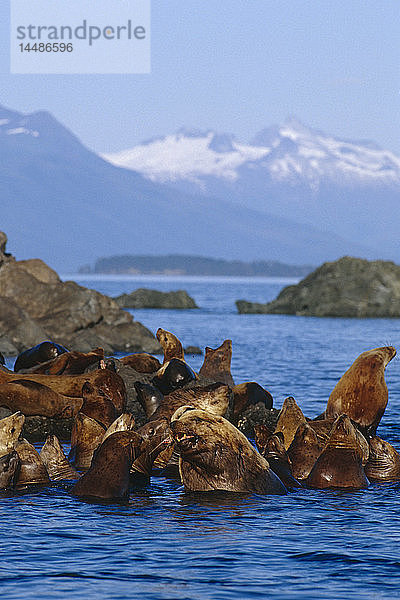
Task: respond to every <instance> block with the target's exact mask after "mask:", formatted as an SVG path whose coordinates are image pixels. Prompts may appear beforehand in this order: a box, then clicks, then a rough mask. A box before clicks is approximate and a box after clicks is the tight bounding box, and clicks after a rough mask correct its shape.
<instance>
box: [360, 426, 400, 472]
mask: <svg viewBox="0 0 400 600" xmlns="http://www.w3.org/2000/svg"><path fill="white" fill-rule="evenodd" d="M365 474H366V476H367V477H368V479H373V480H378V481H379V480H380V481H397V480H399V479H400V456H399V453H398V452H397V450H395V448H393V446H392V445H391V444H389V442H386V441H385V440H382V439H381V438H380V437H378V436H374V437H372V438H371V439H370V440H369V459H368V462H367V464H366V465H365Z"/></svg>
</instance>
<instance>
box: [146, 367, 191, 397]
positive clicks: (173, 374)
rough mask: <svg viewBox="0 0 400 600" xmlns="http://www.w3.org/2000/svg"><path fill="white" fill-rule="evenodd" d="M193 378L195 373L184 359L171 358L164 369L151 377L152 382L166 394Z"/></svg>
mask: <svg viewBox="0 0 400 600" xmlns="http://www.w3.org/2000/svg"><path fill="white" fill-rule="evenodd" d="M195 379H197V378H196V374H195V373H194V371H193V370H192V369H191V368H190V367H189V365H188V364H187V363H186V362H185V361H184V360H180V359H178V358H172V359H171V360H170V361H169V363H168V365H167V367H166V369H165V371H164V372H163V373H162V374H161V375H156V376H155V377H153V379H152V383H153V384H154V385H155V386H156V387H157V388H158V389H159V390H160V392H161V393H162V394H164V395H167V394H170V393H171V392H173V391H174V390H177V389H179V388H181V387H183V386H184V385H186V384H187V383H190V382H191V381H194V380H195Z"/></svg>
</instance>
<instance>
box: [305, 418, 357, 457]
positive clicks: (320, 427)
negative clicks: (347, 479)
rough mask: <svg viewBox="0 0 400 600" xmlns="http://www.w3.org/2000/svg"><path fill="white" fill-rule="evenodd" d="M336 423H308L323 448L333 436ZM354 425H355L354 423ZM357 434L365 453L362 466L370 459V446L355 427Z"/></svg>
mask: <svg viewBox="0 0 400 600" xmlns="http://www.w3.org/2000/svg"><path fill="white" fill-rule="evenodd" d="M334 422H335V419H333V418H332V419H322V420H320V421H308V424H309V425H310V427H312V428H313V429H314V431H315V433H316V434H317V438H318V440H319V442H320V444H321V445H322V446H324V445H325V444H326V442H327V441H328V440H329V437H330V435H331V431H332V427H333V424H334ZM353 425H354V423H353ZM355 432H356V436H357V440H358V443H359V444H360V448H361V450H362V453H363V458H362V464H363V466H364V465H366V463H367V460H368V457H369V445H368V442H367V440H366V438H365V437H364V435H363V434H362V433H361V431H359V429H358V428H357V427H356V426H355Z"/></svg>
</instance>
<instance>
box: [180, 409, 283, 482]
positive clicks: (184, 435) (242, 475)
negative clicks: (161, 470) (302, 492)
mask: <svg viewBox="0 0 400 600" xmlns="http://www.w3.org/2000/svg"><path fill="white" fill-rule="evenodd" d="M171 429H172V435H173V438H174V440H175V443H176V446H177V448H178V451H179V453H180V459H179V471H180V475H181V479H182V483H183V485H184V486H185V489H186V490H188V491H193V492H199V491H202V492H206V491H212V490H224V491H229V492H254V493H257V494H285V493H286V488H285V486H284V485H283V483H282V482H281V481H280V479H279V478H278V477H277V476H276V475H275V473H274V472H273V471H272V470H271V469H270V466H269V464H268V462H267V461H266V460H265V458H263V457H262V456H261V454H260V453H259V452H257V450H256V449H255V448H254V447H253V446H252V445H251V443H250V442H249V440H248V439H247V438H246V437H245V436H244V435H243V433H241V432H240V431H239V430H238V429H237V428H236V427H235V426H234V425H232V423H230V422H229V421H227V420H226V419H224V418H223V417H221V416H217V415H213V414H211V413H208V412H206V411H204V410H196V409H193V408H192V407H181V408H179V409H178V410H177V411H176V412H175V414H174V415H173V417H172V419H171Z"/></svg>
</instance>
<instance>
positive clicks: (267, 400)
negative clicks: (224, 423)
mask: <svg viewBox="0 0 400 600" xmlns="http://www.w3.org/2000/svg"><path fill="white" fill-rule="evenodd" d="M228 385H229V384H228ZM259 402H262V403H263V404H264V406H265V408H268V409H271V408H272V404H273V398H272V396H271V394H270V393H269V392H268V391H267V390H265V389H264V388H263V387H261V385H259V384H258V383H256V382H255V381H248V382H246V383H239V385H235V386H234V388H233V420H234V421H235V422H237V421H238V419H239V417H240V413H241V412H243V411H244V410H245V409H246V408H247V407H248V406H250V405H251V404H258V403H259Z"/></svg>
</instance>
